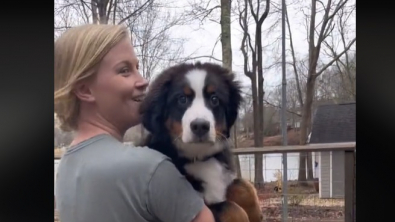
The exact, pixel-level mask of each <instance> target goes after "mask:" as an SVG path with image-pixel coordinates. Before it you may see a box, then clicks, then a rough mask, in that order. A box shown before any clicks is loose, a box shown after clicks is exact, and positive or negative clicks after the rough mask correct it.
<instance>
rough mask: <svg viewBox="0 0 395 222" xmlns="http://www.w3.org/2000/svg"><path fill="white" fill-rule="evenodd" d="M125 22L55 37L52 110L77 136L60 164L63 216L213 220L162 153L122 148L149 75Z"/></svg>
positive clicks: (78, 220)
mask: <svg viewBox="0 0 395 222" xmlns="http://www.w3.org/2000/svg"><path fill="white" fill-rule="evenodd" d="M138 68H139V64H138V59H137V57H136V54H135V51H134V48H133V46H132V44H131V38H130V36H129V35H128V31H127V29H126V28H125V27H123V26H117V25H83V26H80V27H76V28H72V29H70V30H68V31H67V32H65V33H64V34H63V35H62V36H61V37H59V39H57V41H56V42H55V112H56V114H57V116H58V118H59V119H60V122H61V128H62V129H63V130H67V131H75V135H76V136H75V138H74V140H73V142H72V143H71V145H70V147H69V148H68V150H67V152H66V153H65V154H64V156H63V157H62V160H61V162H60V164H59V167H58V177H57V182H56V183H57V185H56V205H57V209H58V211H59V217H60V221H62V222H88V221H89V222H90V221H95V222H100V221H103V222H110V221H119V222H131V221H133V222H140V221H141V222H143V221H163V222H189V221H196V222H199V221H205V222H211V221H212V222H214V218H213V215H212V213H211V211H210V210H209V209H208V208H207V207H206V206H205V204H204V202H203V200H202V198H201V197H200V196H199V195H198V194H197V192H196V191H195V190H194V189H193V188H192V186H191V185H190V184H189V183H188V181H187V180H186V179H185V178H184V177H183V176H182V175H181V174H180V173H179V172H178V170H177V169H176V168H175V166H174V165H173V164H172V163H171V162H170V161H169V159H167V158H166V157H165V156H163V155H162V154H160V153H159V152H156V151H154V150H151V149H147V148H130V147H127V146H124V145H123V143H122V138H123V136H124V134H125V132H126V130H128V129H129V128H130V127H133V126H135V125H137V124H139V123H140V116H139V114H138V109H139V106H140V102H141V100H142V99H143V98H144V91H145V89H146V87H147V85H148V83H147V81H146V80H145V79H144V78H143V77H142V76H141V75H140V73H139V70H138Z"/></svg>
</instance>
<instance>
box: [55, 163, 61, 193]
mask: <svg viewBox="0 0 395 222" xmlns="http://www.w3.org/2000/svg"><path fill="white" fill-rule="evenodd" d="M59 162H60V160H55V162H54V191H55V189H56V174H57V173H58V165H59ZM54 195H55V193H54Z"/></svg>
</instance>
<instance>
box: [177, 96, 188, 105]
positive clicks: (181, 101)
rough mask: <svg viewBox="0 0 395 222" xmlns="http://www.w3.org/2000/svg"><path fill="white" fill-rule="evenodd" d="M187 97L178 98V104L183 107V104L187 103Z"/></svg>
mask: <svg viewBox="0 0 395 222" xmlns="http://www.w3.org/2000/svg"><path fill="white" fill-rule="evenodd" d="M187 101H188V100H187V97H186V96H180V97H178V102H179V103H180V104H182V105H184V104H186V103H187Z"/></svg>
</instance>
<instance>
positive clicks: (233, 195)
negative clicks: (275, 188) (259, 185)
mask: <svg viewBox="0 0 395 222" xmlns="http://www.w3.org/2000/svg"><path fill="white" fill-rule="evenodd" d="M226 199H227V200H229V201H233V202H235V203H237V204H238V205H239V206H240V207H241V208H243V209H244V210H245V212H246V213H247V215H248V218H249V221H250V222H261V221H262V210H261V208H260V207H259V200H258V194H257V192H256V190H255V187H254V185H253V184H252V183H250V182H249V181H247V180H244V179H240V178H238V179H236V180H235V181H233V183H232V184H230V185H229V187H228V190H227V193H226Z"/></svg>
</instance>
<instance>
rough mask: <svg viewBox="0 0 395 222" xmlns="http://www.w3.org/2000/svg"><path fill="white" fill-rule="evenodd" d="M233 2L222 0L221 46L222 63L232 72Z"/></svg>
mask: <svg viewBox="0 0 395 222" xmlns="http://www.w3.org/2000/svg"><path fill="white" fill-rule="evenodd" d="M230 8H231V0H221V22H220V23H221V44H222V63H223V66H224V67H226V68H230V70H232V45H231V28H230Z"/></svg>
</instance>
